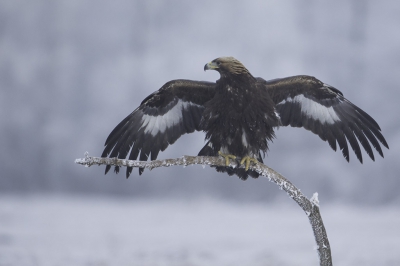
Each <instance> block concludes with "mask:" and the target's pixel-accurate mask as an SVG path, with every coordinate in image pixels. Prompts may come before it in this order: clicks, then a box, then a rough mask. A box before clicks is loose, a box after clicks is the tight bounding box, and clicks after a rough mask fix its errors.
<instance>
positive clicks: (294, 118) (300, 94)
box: [257, 76, 389, 163]
mask: <svg viewBox="0 0 400 266" xmlns="http://www.w3.org/2000/svg"><path fill="white" fill-rule="evenodd" d="M257 80H258V82H260V83H262V84H264V86H265V87H266V89H267V90H268V92H269V94H270V96H271V98H272V99H273V101H274V103H275V104H276V107H275V108H276V111H277V112H278V114H279V116H280V118H281V122H282V125H283V126H289V125H290V126H292V127H304V128H305V129H307V130H310V131H311V132H313V133H314V134H316V135H318V136H319V137H320V138H321V139H322V140H324V141H327V142H328V143H329V146H330V147H331V148H332V149H333V150H335V151H336V148H337V147H336V143H338V144H339V148H340V150H341V151H342V154H343V156H344V157H345V158H346V160H347V161H349V148H348V145H347V143H349V144H350V146H351V149H352V150H353V151H354V153H355V154H356V157H357V159H358V160H359V161H360V162H361V163H362V162H363V158H362V153H361V147H360V144H359V143H361V146H362V147H363V148H364V150H365V151H366V152H367V154H368V155H369V157H370V158H371V159H372V160H375V157H374V153H373V150H372V148H371V145H370V143H371V144H372V146H373V147H374V148H375V149H376V151H378V153H379V155H381V156H382V157H383V152H382V148H381V146H380V145H381V144H382V145H383V146H385V147H386V148H389V146H388V144H387V142H386V140H385V138H384V137H383V135H382V133H381V129H380V127H379V125H378V123H377V122H376V121H375V120H374V119H373V118H372V117H371V116H370V115H368V114H367V113H366V112H364V111H363V110H362V109H360V108H359V107H357V106H356V105H354V104H353V103H351V102H350V101H348V100H347V99H346V98H344V97H343V94H342V93H341V92H340V91H339V90H338V89H336V88H334V87H332V86H330V85H327V84H324V83H323V82H321V81H320V80H318V79H316V78H314V77H310V76H294V77H288V78H283V79H275V80H271V81H265V80H263V79H261V78H257Z"/></svg>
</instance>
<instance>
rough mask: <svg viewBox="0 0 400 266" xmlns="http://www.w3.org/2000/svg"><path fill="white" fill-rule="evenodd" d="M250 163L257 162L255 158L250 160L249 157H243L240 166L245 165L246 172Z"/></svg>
mask: <svg viewBox="0 0 400 266" xmlns="http://www.w3.org/2000/svg"><path fill="white" fill-rule="evenodd" d="M250 162H253V163H258V160H257V159H256V158H251V157H249V156H245V157H243V158H242V160H241V161H240V164H244V163H246V165H245V170H246V171H247V170H249V166H250Z"/></svg>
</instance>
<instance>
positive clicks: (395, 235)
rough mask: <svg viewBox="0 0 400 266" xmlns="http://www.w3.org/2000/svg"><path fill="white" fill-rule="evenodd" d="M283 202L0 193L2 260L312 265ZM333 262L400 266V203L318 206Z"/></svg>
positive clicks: (296, 218)
mask: <svg viewBox="0 0 400 266" xmlns="http://www.w3.org/2000/svg"><path fill="white" fill-rule="evenodd" d="M287 200H288V203H287V204H282V203H268V204H265V205H261V204H260V203H258V204H255V203H254V204H250V203H248V204H244V203H238V202H236V203H232V202H231V203H227V202H222V201H218V200H212V199H208V200H207V199H204V200H187V199H185V200H181V201H180V200H167V201H166V200H164V199H163V200H161V199H160V200H154V201H141V200H137V199H136V200H133V199H130V198H125V199H116V198H106V197H103V198H96V197H94V198H72V197H64V198H63V197H26V198H22V197H18V198H17V197H15V196H14V197H4V196H3V197H0V265H9V266H14V265H15V266H30V265H41V266H47V265H48V266H50V265H58V266H63V265H68V266H69V265H74V266H80V265H82V266H83V265H121V266H124V265H134V266H136V265H137V266H139V265H140V266H143V265H144V266H146V265H152V266H153V265H174V266H175V265H178V266H180V265H182V266H183V265H193V266H197V265H222V266H223V265H255V266H257V265H271V266H272V265H281V266H282V265H318V255H317V252H316V251H315V250H314V248H313V247H314V246H315V242H314V237H313V235H312V230H311V227H310V224H309V222H308V218H307V217H306V215H304V212H303V211H302V210H301V209H300V208H299V207H298V206H297V205H295V204H294V203H293V204H292V202H291V200H290V199H289V198H288V199H287ZM321 214H322V218H323V219H324V222H325V226H326V229H327V233H328V236H329V240H330V244H331V248H332V252H333V260H334V265H355V266H357V265H363V266H368V265H371V266H372V265H400V252H398V251H399V248H400V231H399V230H398V227H399V225H400V210H399V208H395V207H392V208H384V207H382V206H379V207H376V208H366V209H362V208H355V207H349V206H347V205H333V206H321Z"/></svg>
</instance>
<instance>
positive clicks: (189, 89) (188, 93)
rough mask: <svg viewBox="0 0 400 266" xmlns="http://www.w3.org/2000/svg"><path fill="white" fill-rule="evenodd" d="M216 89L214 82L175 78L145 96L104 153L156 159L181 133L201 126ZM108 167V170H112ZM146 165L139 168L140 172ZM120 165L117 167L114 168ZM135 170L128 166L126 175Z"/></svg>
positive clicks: (118, 126) (106, 154)
mask: <svg viewBox="0 0 400 266" xmlns="http://www.w3.org/2000/svg"><path fill="white" fill-rule="evenodd" d="M214 93H215V83H211V82H204V81H191V80H173V81H170V82H168V83H166V84H165V85H164V86H162V87H161V89H159V90H158V91H156V92H154V93H152V94H150V95H149V96H148V97H146V98H145V99H144V100H143V101H142V103H141V105H140V106H139V107H138V108H136V110H134V111H133V112H132V113H131V114H130V115H128V116H127V117H126V118H125V119H123V120H122V121H121V122H120V123H119V124H118V125H117V126H116V127H115V128H114V130H113V131H112V132H111V133H110V135H109V136H108V138H107V140H106V142H105V148H104V151H103V153H102V155H101V156H102V157H110V158H114V157H117V158H127V157H129V159H130V160H136V159H137V158H139V160H141V161H146V160H147V159H148V158H149V157H150V159H151V160H155V159H156V158H157V156H158V154H159V152H160V151H164V150H165V149H166V148H167V147H168V145H170V144H173V143H174V142H175V141H176V140H177V139H178V138H179V137H180V136H182V135H183V134H186V133H192V132H194V131H195V130H200V119H201V117H202V113H203V111H204V104H205V103H206V102H207V101H209V100H210V99H211V98H212V97H213V95H214ZM110 168H111V167H110V166H107V167H106V173H107V172H108V171H109V170H110ZM143 170H144V169H142V168H140V169H139V174H141V173H142V172H143ZM118 171H119V167H115V172H118ZM131 172H132V168H131V167H128V168H127V172H126V175H127V177H129V175H130V174H131Z"/></svg>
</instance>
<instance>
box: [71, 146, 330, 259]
mask: <svg viewBox="0 0 400 266" xmlns="http://www.w3.org/2000/svg"><path fill="white" fill-rule="evenodd" d="M75 163H77V164H81V165H84V166H86V167H89V166H92V165H113V166H130V167H142V168H148V169H150V170H151V169H153V168H157V167H162V166H163V167H168V166H173V165H185V166H187V165H193V164H201V165H210V166H225V159H224V158H222V157H209V156H182V157H180V158H176V159H166V160H155V161H133V160H125V159H117V158H99V157H91V156H88V154H87V153H85V158H82V159H76V160H75ZM230 166H231V167H243V166H238V165H237V163H236V162H235V161H234V160H231V162H230ZM250 169H251V170H254V171H257V172H258V173H259V174H260V175H262V176H264V177H267V178H268V179H269V181H271V182H273V183H275V184H277V185H278V186H279V187H280V189H282V190H284V191H286V193H287V194H288V195H289V196H290V197H291V198H292V199H293V200H294V201H295V202H296V203H297V204H298V205H299V206H300V207H301V208H302V209H303V211H304V212H305V213H306V215H307V217H308V219H309V221H310V223H311V227H312V229H313V232H314V237H315V241H316V243H317V246H318V247H317V251H318V255H319V259H320V265H323V266H330V265H332V255H331V249H330V245H329V241H328V237H327V234H326V231H325V227H324V223H323V222H322V218H321V214H320V212H319V202H318V193H315V194H314V195H313V197H312V198H311V200H309V199H308V198H307V197H306V196H304V195H303V193H302V192H301V191H300V190H299V189H298V188H296V187H295V186H294V185H293V184H292V183H291V182H290V181H289V180H287V179H286V178H285V177H283V176H282V175H281V174H279V173H278V172H276V171H275V170H273V169H272V168H269V167H268V166H266V165H264V164H261V163H257V164H253V165H250Z"/></svg>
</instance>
